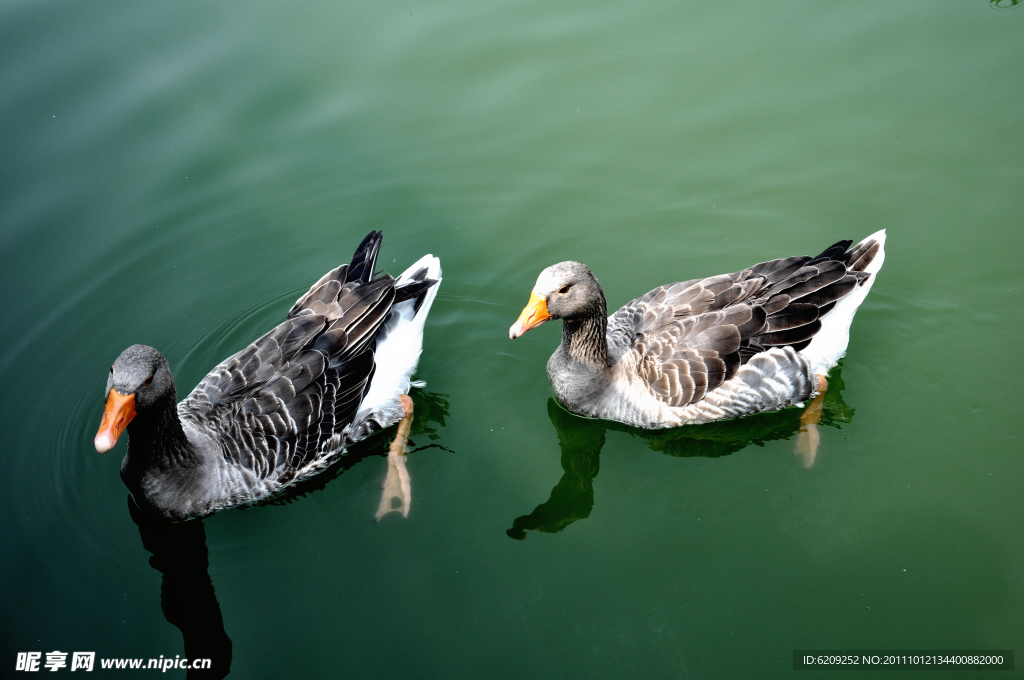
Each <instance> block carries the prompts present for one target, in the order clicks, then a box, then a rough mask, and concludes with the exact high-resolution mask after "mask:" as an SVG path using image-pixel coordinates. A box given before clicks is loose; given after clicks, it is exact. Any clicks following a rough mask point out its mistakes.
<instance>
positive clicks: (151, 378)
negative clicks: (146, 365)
mask: <svg viewBox="0 0 1024 680" xmlns="http://www.w3.org/2000/svg"><path fill="white" fill-rule="evenodd" d="M154 375H156V373H150V374H149V377H148V378H146V380H145V382H143V383H142V386H143V387H145V386H146V385H148V384H149V383H151V382H153V376H154Z"/></svg>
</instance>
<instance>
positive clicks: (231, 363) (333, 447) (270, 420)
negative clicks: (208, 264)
mask: <svg viewBox="0 0 1024 680" xmlns="http://www.w3.org/2000/svg"><path fill="white" fill-rule="evenodd" d="M381 239H382V235H381V233H380V232H372V233H370V234H369V235H368V236H367V237H366V238H365V239H364V240H363V242H362V244H360V246H359V248H358V249H357V250H356V253H355V255H354V256H353V258H352V262H351V263H350V264H346V265H342V266H340V267H338V268H336V269H334V270H332V271H330V272H328V273H327V274H326V275H324V276H323V277H322V278H321V279H320V280H319V281H317V282H316V283H315V284H313V287H312V288H310V290H309V292H307V293H306V294H305V295H303V296H302V297H301V298H299V300H298V301H297V302H296V303H295V305H294V306H293V307H292V308H291V310H290V311H289V313H288V318H287V319H286V320H285V321H284V323H282V324H281V325H279V326H278V327H277V328H275V329H273V330H272V331H270V332H269V333H267V334H266V335H264V336H263V337H261V338H259V339H258V340H256V341H255V342H253V343H252V344H251V345H249V346H248V347H246V348H245V349H243V350H242V351H241V352H239V353H238V354H236V355H234V356H232V357H230V358H228V359H227V360H226V361H224V362H223V363H221V364H220V365H219V366H217V367H216V368H214V369H213V371H211V372H210V374H209V375H207V376H206V378H204V379H203V381H202V382H200V383H199V385H197V386H196V388H195V389H194V390H193V391H192V393H191V394H189V396H188V397H187V398H186V399H184V400H183V401H182V402H181V403H180V404H179V406H178V411H179V414H180V415H181V417H182V419H183V420H188V421H191V422H192V423H193V424H194V425H195V426H197V427H199V428H201V429H202V430H203V431H205V432H206V433H207V434H208V435H209V436H210V437H211V438H212V439H214V440H215V441H216V442H217V444H218V445H219V447H220V449H221V453H222V454H223V456H224V457H225V458H226V459H227V460H228V461H229V462H230V463H233V464H235V465H238V466H241V467H243V468H246V469H247V470H250V471H251V472H253V473H254V474H255V475H257V476H258V477H259V478H260V479H264V480H275V481H276V482H277V483H278V484H283V483H286V482H287V481H289V480H291V479H293V478H295V477H298V476H304V475H305V474H306V472H307V471H312V469H319V467H321V465H319V464H320V463H322V462H325V461H324V460H323V459H324V457H325V456H328V455H329V454H332V453H334V452H335V451H337V450H339V449H340V448H341V446H343V445H344V442H343V441H342V438H341V434H342V432H343V430H344V428H345V426H346V425H348V424H349V423H351V422H352V420H353V418H354V417H355V415H356V411H357V410H358V407H359V403H360V402H361V401H362V399H363V396H364V395H365V394H366V392H367V390H368V389H369V384H370V380H371V379H372V376H373V372H374V338H375V336H376V333H377V331H378V330H379V329H380V327H381V325H382V324H383V323H384V322H385V320H386V319H387V317H388V315H389V314H390V312H391V308H392V306H393V305H394V304H395V302H396V299H407V298H408V297H410V293H411V292H412V291H410V290H409V287H408V286H404V287H403V288H400V289H397V290H396V287H395V280H394V279H393V278H392V277H390V276H388V275H387V274H380V275H378V276H377V278H375V279H371V276H372V273H373V268H374V265H375V262H376V258H377V253H378V251H379V250H380V244H381ZM430 283H432V282H430ZM311 466H312V468H311Z"/></svg>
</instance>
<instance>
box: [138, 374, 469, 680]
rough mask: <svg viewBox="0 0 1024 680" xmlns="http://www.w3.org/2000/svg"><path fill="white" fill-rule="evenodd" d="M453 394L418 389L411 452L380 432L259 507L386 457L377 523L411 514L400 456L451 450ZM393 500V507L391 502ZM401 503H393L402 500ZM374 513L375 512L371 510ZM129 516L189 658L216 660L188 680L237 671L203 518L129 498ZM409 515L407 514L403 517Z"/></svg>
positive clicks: (298, 494)
mask: <svg viewBox="0 0 1024 680" xmlns="http://www.w3.org/2000/svg"><path fill="white" fill-rule="evenodd" d="M446 397H447V395H444V394H436V393H430V392H425V391H423V390H415V391H414V392H413V394H412V399H413V402H414V404H415V413H416V417H415V419H413V421H412V426H411V429H410V431H409V432H408V446H407V447H406V448H407V449H410V450H404V451H402V452H399V453H397V454H396V451H394V450H393V448H392V447H391V446H390V444H391V441H392V439H393V438H394V434H395V429H396V426H393V427H390V428H388V429H386V430H382V431H381V432H378V433H376V434H375V435H373V436H372V437H370V438H368V439H365V440H363V441H361V442H359V443H358V444H357V445H355V446H353V447H351V448H350V449H349V451H348V454H347V455H345V456H343V457H342V458H341V460H339V461H338V462H337V463H335V464H334V465H333V466H332V467H331V468H330V469H328V470H326V471H325V472H324V473H322V474H320V475H317V476H316V477H312V478H310V479H309V480H306V481H305V482H299V483H298V484H296V485H294V486H292V487H289V489H288V491H287V492H286V493H284V494H282V495H281V496H278V497H275V498H272V499H269V500H265V501H262V502H260V503H257V504H256V506H253V507H258V506H262V505H282V504H286V503H291V502H292V501H294V500H296V499H297V498H299V497H302V496H305V495H306V494H308V493H310V492H312V491H315V490H317V489H322V488H324V486H326V485H327V483H328V482H329V481H331V480H332V479H334V478H335V477H337V476H338V475H340V474H341V473H342V472H344V471H345V470H347V469H349V468H351V467H352V466H353V465H355V464H356V463H358V462H360V461H362V460H364V459H366V458H371V457H375V456H386V457H387V459H388V473H387V478H386V480H385V482H384V496H383V497H382V499H381V504H380V506H379V508H378V510H377V514H376V519H378V520H379V519H380V518H381V516H382V515H383V514H387V513H388V512H402V509H403V507H404V508H405V510H406V511H407V510H408V504H409V502H411V496H409V495H408V494H409V493H411V492H410V489H409V486H408V482H409V478H408V472H405V481H406V486H405V489H404V492H405V494H406V495H405V496H404V497H397V498H396V497H395V496H394V495H391V496H389V493H390V491H389V485H390V484H392V482H393V480H392V477H395V476H397V475H398V474H399V470H401V471H404V470H405V466H404V460H400V461H399V463H398V464H397V465H396V460H395V459H396V457H401V458H404V456H405V455H406V454H408V453H415V452H417V451H422V450H424V449H430V448H440V449H444V450H446V451H450V449H447V448H446V447H444V446H441V445H440V444H439V443H437V442H438V440H439V439H440V437H441V436H440V434H439V433H438V431H437V427H436V426H435V425H440V426H442V427H443V426H444V425H445V418H447V417H448V408H449V404H448V400H447V399H446ZM413 437H416V438H420V437H424V438H426V439H427V440H428V441H429V442H430V443H426V444H423V445H422V446H419V447H417V446H416V444H415V443H414V440H413ZM385 500H387V503H386V502H385ZM396 500H397V504H394V505H393V504H392V501H396ZM368 512H369V509H368ZM128 513H129V515H130V516H131V518H132V521H133V522H134V523H135V525H136V526H137V527H138V528H139V536H140V538H141V539H142V547H144V548H145V549H146V550H147V551H149V552H150V554H152V557H150V558H149V564H150V566H152V567H153V568H154V569H156V570H157V571H159V572H160V573H161V574H162V575H163V583H162V585H161V587H160V607H161V609H162V610H163V614H164V618H166V619H167V622H168V623H170V624H171V625H173V626H174V627H176V628H177V629H178V630H180V631H181V636H182V638H183V642H184V647H185V653H184V656H185V657H186V658H188V659H210V660H211V665H210V668H209V669H189V670H188V671H187V674H186V678H187V679H188V680H219V679H220V678H224V677H227V675H228V673H229V672H230V671H231V658H232V643H231V638H230V637H228V634H227V632H226V631H225V630H224V617H223V615H222V614H221V609H220V603H219V602H218V601H217V595H216V593H215V591H214V587H213V580H212V579H211V578H210V572H209V564H210V562H209V549H208V548H207V546H206V527H205V526H204V524H203V521H204V520H203V519H191V520H186V521H183V522H168V521H166V520H163V519H158V518H156V517H153V516H151V515H148V514H147V513H146V512H145V511H143V510H141V509H140V508H139V506H138V505H137V504H136V503H135V500H134V499H133V498H132V497H131V496H128ZM403 514H405V513H403Z"/></svg>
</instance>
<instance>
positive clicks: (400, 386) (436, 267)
mask: <svg viewBox="0 0 1024 680" xmlns="http://www.w3.org/2000/svg"><path fill="white" fill-rule="evenodd" d="M423 268H426V269H427V278H430V279H434V280H435V281H437V283H436V284H434V285H433V286H431V287H430V289H429V290H427V292H426V297H425V298H424V300H423V303H422V304H421V305H420V308H419V310H417V309H416V300H405V301H404V302H399V303H398V304H397V305H395V306H394V307H392V309H391V316H389V317H388V320H387V321H386V322H385V323H384V326H383V327H381V329H380V331H379V332H378V334H377V349H376V352H375V353H374V360H375V362H376V364H377V369H376V371H375V372H374V374H373V380H372V382H371V383H370V390H369V391H368V392H367V393H366V396H365V397H363V401H362V403H360V405H359V414H358V415H357V416H356V420H357V421H359V420H361V419H362V418H363V417H365V415H366V414H367V413H374V412H377V411H384V410H388V409H389V408H390V407H391V406H393V403H394V402H395V401H396V398H397V397H398V395H400V394H407V393H408V392H409V387H410V386H411V380H412V376H413V374H414V373H415V372H416V365H417V364H418V363H419V359H420V353H421V352H422V351H423V325H424V324H425V323H426V321H427V314H428V313H429V312H430V306H431V305H432V304H433V303H434V298H435V297H436V296H437V289H438V287H439V286H440V284H441V260H439V259H438V258H436V257H434V256H433V255H424V256H423V257H421V258H420V259H419V260H418V261H417V262H416V263H415V264H413V265H412V266H411V267H409V268H408V269H406V270H405V271H404V272H402V275H401V276H399V277H398V284H402V283H406V282H408V281H410V280H411V279H412V276H413V275H414V274H415V273H416V272H418V271H419V270H420V269H423Z"/></svg>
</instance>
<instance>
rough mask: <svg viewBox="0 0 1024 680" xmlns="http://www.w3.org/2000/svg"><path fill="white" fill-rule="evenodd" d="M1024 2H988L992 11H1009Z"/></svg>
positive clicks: (995, 0)
mask: <svg viewBox="0 0 1024 680" xmlns="http://www.w3.org/2000/svg"><path fill="white" fill-rule="evenodd" d="M1022 2H1024V0H988V4H989V5H990V6H991V7H992V8H993V9H1011V8H1013V7H1016V6H1017V5H1019V4H1021V3H1022Z"/></svg>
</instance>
